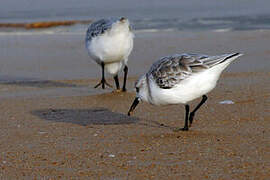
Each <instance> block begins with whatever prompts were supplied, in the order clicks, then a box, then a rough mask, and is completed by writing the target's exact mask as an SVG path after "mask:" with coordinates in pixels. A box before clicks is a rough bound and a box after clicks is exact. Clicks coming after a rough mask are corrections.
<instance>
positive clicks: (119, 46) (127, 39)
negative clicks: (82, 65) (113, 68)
mask: <svg viewBox="0 0 270 180" xmlns="http://www.w3.org/2000/svg"><path fill="white" fill-rule="evenodd" d="M132 48H133V34H132V33H130V32H123V33H117V34H116V33H115V34H113V33H105V34H104V35H101V36H98V37H95V38H93V39H92V41H91V42H90V44H89V45H88V49H89V54H90V56H91V57H92V58H93V59H94V60H96V61H97V62H99V61H103V62H104V63H105V64H106V63H113V62H119V61H123V60H126V59H127V57H128V56H129V54H130V52H131V50H132Z"/></svg>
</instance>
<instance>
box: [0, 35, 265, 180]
mask: <svg viewBox="0 0 270 180" xmlns="http://www.w3.org/2000/svg"><path fill="white" fill-rule="evenodd" d="M135 35H136V38H135V44H134V50H133V52H132V54H131V56H130V59H129V77H128V92H126V93H116V92H112V90H113V89H106V90H101V89H94V88H93V87H94V86H95V85H96V83H97V82H98V81H99V80H100V75H101V74H100V73H101V72H100V71H101V69H100V68H99V67H98V66H97V65H96V64H95V63H94V62H92V61H91V60H90V58H89V57H88V55H87V52H86V50H85V48H84V35H82V34H58V35H53V34H52V35H51V34H38V33H37V34H33V35H27V34H25V35H16V33H15V34H13V35H12V34H11V35H5V36H4V35H0V42H1V44H0V54H1V55H0V58H1V61H0V100H1V103H0V137H1V138H0V153H1V155H0V179H106V180H107V179H108V180H109V179H268V178H269V177H270V153H269V152H270V121H269V120H270V110H269V109H270V108H269V107H270V73H269V67H270V61H269V59H270V47H269V42H270V31H267V30H264V31H259V30H258V31H232V32H231V31H229V32H220V31H207V32H206V31H205V32H181V31H177V32H175V31H164V32H162V31H160V32H137V33H136V34H135ZM184 52H196V53H205V54H210V55H215V54H221V53H229V52H241V53H244V56H242V57H241V58H239V60H237V61H235V62H234V63H232V64H231V65H230V66H229V67H228V68H227V69H226V70H225V71H224V73H223V74H222V76H221V78H220V80H219V82H218V85H217V87H216V88H215V89H214V90H213V91H212V92H211V93H209V96H208V97H209V99H208V101H207V103H206V104H205V105H204V106H203V107H202V108H201V109H200V110H199V112H198V113H197V114H196V117H195V119H194V124H193V126H192V127H191V129H190V131H188V132H174V131H172V129H173V128H175V127H182V126H183V125H184V106H183V105H173V106H164V107H158V106H151V105H149V104H146V103H142V104H140V105H139V106H138V108H137V109H136V111H135V113H134V115H133V116H132V117H129V116H127V111H128V109H129V107H130V105H131V103H132V101H133V99H134V96H135V92H134V90H133V84H134V82H135V81H136V79H137V78H138V77H139V76H140V75H141V74H142V73H145V72H146V71H147V69H148V68H149V67H150V66H151V64H152V63H153V62H154V61H155V60H157V59H158V58H159V57H162V56H165V55H169V54H173V53H184ZM107 77H108V80H109V82H110V83H111V84H113V79H112V77H110V76H108V75H107ZM121 78H122V74H121ZM120 82H121V84H122V79H120ZM224 100H230V101H233V102H234V103H233V104H220V102H221V101H224ZM198 102H199V99H198V100H196V101H194V102H192V104H191V107H194V106H195V105H196V104H197V103H198Z"/></svg>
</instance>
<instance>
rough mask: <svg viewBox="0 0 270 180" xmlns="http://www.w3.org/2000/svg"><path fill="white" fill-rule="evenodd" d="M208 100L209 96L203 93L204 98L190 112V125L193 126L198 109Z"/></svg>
mask: <svg viewBox="0 0 270 180" xmlns="http://www.w3.org/2000/svg"><path fill="white" fill-rule="evenodd" d="M206 100H207V96H206V95H203V96H202V100H201V102H200V103H199V104H198V105H197V106H196V108H195V109H194V110H193V111H192V112H191V113H190V115H189V126H190V127H191V124H192V122H193V118H194V116H195V113H196V111H197V110H198V109H199V108H200V107H201V106H202V105H203V104H204V103H205V101H206Z"/></svg>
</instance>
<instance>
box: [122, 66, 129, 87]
mask: <svg viewBox="0 0 270 180" xmlns="http://www.w3.org/2000/svg"><path fill="white" fill-rule="evenodd" d="M124 73H125V74H124V83H123V88H122V91H126V90H127V89H126V82H127V74H128V67H127V65H125V67H124Z"/></svg>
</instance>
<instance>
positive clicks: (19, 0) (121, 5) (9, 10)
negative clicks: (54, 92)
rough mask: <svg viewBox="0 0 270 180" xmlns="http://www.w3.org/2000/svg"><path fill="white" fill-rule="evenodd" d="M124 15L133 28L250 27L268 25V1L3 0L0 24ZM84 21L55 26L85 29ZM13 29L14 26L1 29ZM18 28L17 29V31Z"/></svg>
mask: <svg viewBox="0 0 270 180" xmlns="http://www.w3.org/2000/svg"><path fill="white" fill-rule="evenodd" d="M118 16H125V17H128V18H129V19H131V20H132V22H133V27H134V28H135V29H136V30H145V29H148V30H149V29H151V30H157V29H169V30H193V31H194V30H195V31H196V30H209V29H210V30H212V29H223V30H250V29H269V28H270V1H269V0H256V1H254V0H204V1H201V0H189V1H183V0H180V1H175V0H167V1H163V0H148V1H145V0H136V1H131V0H113V1H105V0H46V1H44V0H3V1H1V6H0V23H25V22H37V21H63V20H95V19H100V18H104V17H118ZM84 26H85V25H84V24H79V25H78V24H77V25H75V26H72V28H70V27H69V28H68V29H67V28H65V27H62V28H60V29H59V28H58V29H55V30H56V31H58V32H59V31H60V32H67V31H69V32H80V31H83V32H84V29H85V27H84ZM1 31H2V32H3V31H6V32H8V31H14V29H9V28H5V29H3V28H2V29H1ZM16 31H18V29H17V30H16Z"/></svg>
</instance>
